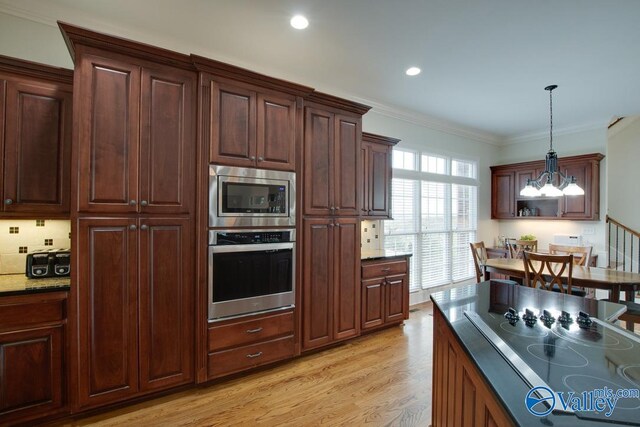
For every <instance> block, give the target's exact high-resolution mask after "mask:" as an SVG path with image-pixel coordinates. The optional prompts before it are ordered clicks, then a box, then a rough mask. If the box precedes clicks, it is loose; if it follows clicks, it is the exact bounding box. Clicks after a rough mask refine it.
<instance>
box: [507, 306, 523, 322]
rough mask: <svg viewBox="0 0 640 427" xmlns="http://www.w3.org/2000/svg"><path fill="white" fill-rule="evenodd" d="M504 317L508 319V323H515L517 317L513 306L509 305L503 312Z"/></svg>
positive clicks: (518, 317)
mask: <svg viewBox="0 0 640 427" xmlns="http://www.w3.org/2000/svg"><path fill="white" fill-rule="evenodd" d="M504 317H505V318H506V319H507V320H509V323H511V324H512V325H513V324H515V323H516V322H517V321H518V320H519V319H520V316H518V312H517V311H516V309H515V308H512V307H509V310H508V311H507V312H506V313H505V314H504Z"/></svg>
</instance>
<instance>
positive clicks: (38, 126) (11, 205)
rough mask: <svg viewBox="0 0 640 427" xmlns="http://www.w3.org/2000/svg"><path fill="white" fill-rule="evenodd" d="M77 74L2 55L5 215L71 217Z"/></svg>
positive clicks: (0, 151) (0, 165) (1, 210)
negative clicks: (70, 201)
mask: <svg viewBox="0 0 640 427" xmlns="http://www.w3.org/2000/svg"><path fill="white" fill-rule="evenodd" d="M72 81H73V73H72V72H71V71H70V70H64V69H59V68H54V67H49V66H44V65H40V64H35V63H31V62H27V61H21V60H17V59H13V58H8V57H4V56H0V155H1V159H0V175H1V176H2V178H3V179H2V186H1V187H2V188H0V191H1V192H2V205H1V207H0V216H12V217H20V216H23V217H33V216H34V215H42V214H46V215H48V216H52V217H68V215H69V191H70V182H69V177H70V170H71V165H70V162H71V117H72V114H71V113H72V108H71V103H72V99H71V98H72V95H71V93H72Z"/></svg>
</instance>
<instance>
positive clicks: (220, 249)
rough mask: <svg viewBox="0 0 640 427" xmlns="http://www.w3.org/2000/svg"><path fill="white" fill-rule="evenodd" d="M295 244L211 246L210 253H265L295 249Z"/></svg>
mask: <svg viewBox="0 0 640 427" xmlns="http://www.w3.org/2000/svg"><path fill="white" fill-rule="evenodd" d="M293 246H294V242H283V243H264V244H262V243H259V244H255V245H220V246H213V245H211V246H209V252H211V253H214V254H220V253H227V252H264V251H273V250H279V249H293Z"/></svg>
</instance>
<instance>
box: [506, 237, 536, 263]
mask: <svg viewBox="0 0 640 427" xmlns="http://www.w3.org/2000/svg"><path fill="white" fill-rule="evenodd" d="M508 246H509V255H510V256H511V258H514V259H515V258H522V252H524V251H529V252H538V241H537V240H516V241H515V243H512V242H508Z"/></svg>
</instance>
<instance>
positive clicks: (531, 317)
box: [522, 308, 538, 326]
mask: <svg viewBox="0 0 640 427" xmlns="http://www.w3.org/2000/svg"><path fill="white" fill-rule="evenodd" d="M522 319H523V320H524V323H525V324H526V325H527V326H533V325H535V324H536V321H537V320H538V318H537V317H536V315H535V314H533V311H531V310H529V309H528V308H526V309H525V310H524V315H523V316H522Z"/></svg>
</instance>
